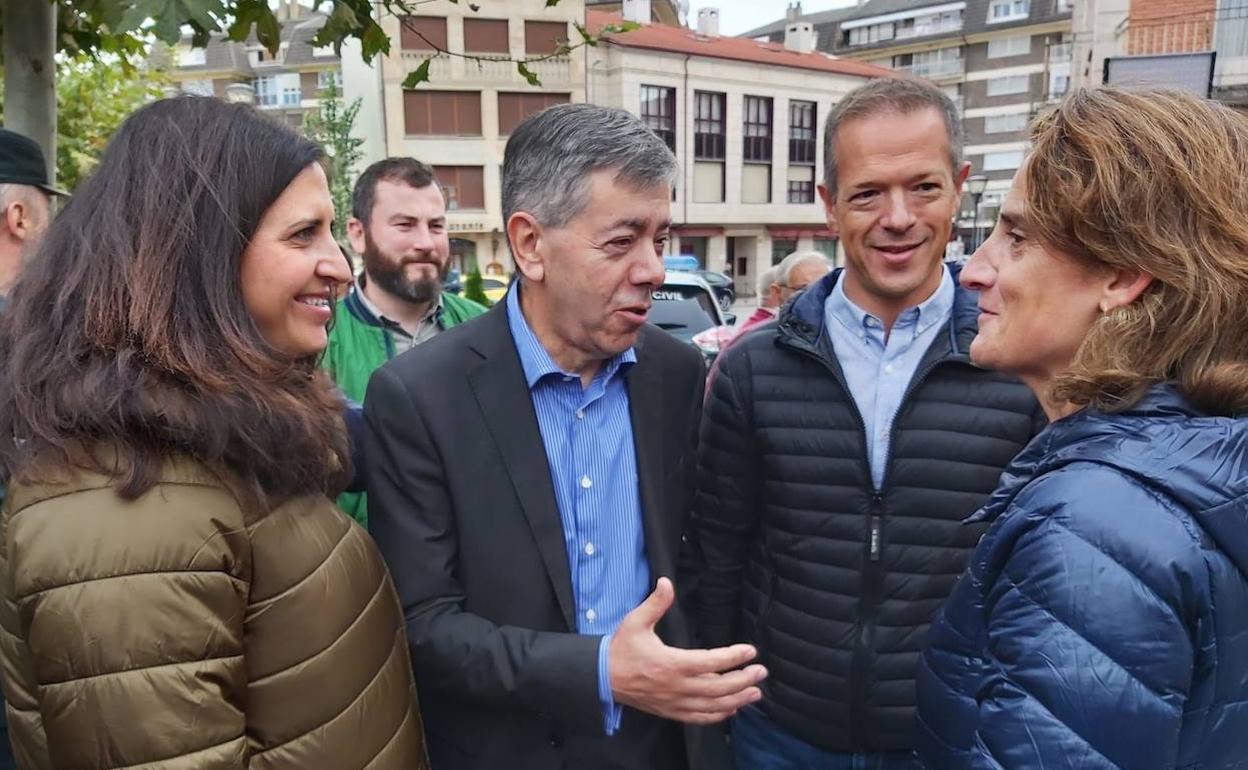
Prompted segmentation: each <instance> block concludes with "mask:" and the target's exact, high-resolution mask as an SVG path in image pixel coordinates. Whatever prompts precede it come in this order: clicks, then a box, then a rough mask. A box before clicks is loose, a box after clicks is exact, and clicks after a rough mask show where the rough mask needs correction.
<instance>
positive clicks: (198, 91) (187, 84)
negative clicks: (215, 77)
mask: <svg viewBox="0 0 1248 770" xmlns="http://www.w3.org/2000/svg"><path fill="white" fill-rule="evenodd" d="M182 93H184V94H190V95H191V96H213V95H214V94H215V93H216V90H215V89H214V88H213V85H212V81H211V80H208V79H206V78H205V79H198V80H183V81H182Z"/></svg>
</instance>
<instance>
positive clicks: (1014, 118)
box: [984, 112, 1027, 134]
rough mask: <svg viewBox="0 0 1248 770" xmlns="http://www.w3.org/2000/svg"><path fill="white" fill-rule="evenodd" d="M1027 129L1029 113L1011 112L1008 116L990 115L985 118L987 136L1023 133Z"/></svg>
mask: <svg viewBox="0 0 1248 770" xmlns="http://www.w3.org/2000/svg"><path fill="white" fill-rule="evenodd" d="M1025 128H1027V113H1025V112H1011V113H1009V114H1008V115H989V116H988V117H986V118H984V133H985V134H1000V133H1004V132H1006V131H1022V130H1023V129H1025Z"/></svg>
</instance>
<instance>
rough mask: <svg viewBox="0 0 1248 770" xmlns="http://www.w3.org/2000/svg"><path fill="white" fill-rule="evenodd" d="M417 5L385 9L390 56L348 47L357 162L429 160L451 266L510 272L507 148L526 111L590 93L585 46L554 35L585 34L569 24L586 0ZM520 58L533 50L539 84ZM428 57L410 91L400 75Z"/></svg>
mask: <svg viewBox="0 0 1248 770" xmlns="http://www.w3.org/2000/svg"><path fill="white" fill-rule="evenodd" d="M416 8H417V9H418V10H419V12H420V14H419V15H416V16H409V17H405V18H397V17H385V18H383V19H382V22H381V24H382V28H383V29H384V30H385V32H386V33H387V34H388V35H389V36H390V39H391V40H392V41H394V43H395V44H394V45H392V46H391V50H390V54H389V55H378V56H377V57H376V58H375V59H374V60H373V61H372V63H371V64H365V63H364V62H363V61H362V59H361V57H360V56H359V53H358V50H359V49H358V46H357V45H350V46H344V48H343V68H344V72H343V83H344V86H343V87H344V95H345V97H346V98H347V99H349V100H354V99H357V98H358V99H360V102H361V109H360V114H359V116H358V118H357V120H356V131H357V135H358V136H359V137H360V138H362V139H363V140H364V142H365V144H364V146H363V151H364V154H365V157H364V161H363V163H364V164H365V165H366V164H368V163H371V162H373V161H376V160H380V159H381V158H385V157H388V156H395V155H407V156H412V157H415V158H419V159H421V160H423V161H425V162H427V163H429V164H430V165H432V166H433V167H434V170H435V171H436V172H437V176H438V180H439V181H440V182H441V183H442V186H443V189H444V191H445V193H446V198H447V208H448V214H447V220H448V222H447V226H448V230H449V232H450V235H451V256H452V265H453V266H454V267H456V268H457V269H459V270H461V271H465V272H466V271H470V270H472V269H473V268H474V267H476V268H479V269H481V270H482V271H487V270H489V271H503V272H511V270H512V264H511V260H510V256H509V252H508V249H507V243H506V241H507V239H506V236H505V234H504V233H503V231H502V227H503V214H502V204H501V176H502V175H501V171H502V163H503V150H504V148H505V147H506V143H507V137H508V136H509V135H510V134H511V131H512V129H513V128H515V127H516V126H517V125H519V123H520V122H521V121H522V120H523V119H524V118H526V117H528V116H529V115H531V114H532V113H534V112H537V111H539V110H541V109H543V108H545V107H548V106H551V105H554V104H560V103H563V102H581V101H584V100H585V50H584V47H581V48H577V49H576V50H574V51H573V52H572V53H571V54H568V55H562V54H560V55H557V54H556V52H557V51H558V49H559V44H560V42H561V41H568V40H579V39H580V36H579V33H577V32H576V29H575V27H574V24H581V23H583V22H584V18H585V6H584V3H583V2H579V1H576V0H563V1H562V2H560V3H559V4H558V5H557V6H555V7H551V8H547V7H546V2H545V0H476V2H474V3H473V4H471V5H470V4H468V3H455V2H451V0H432V1H431V2H422V3H420V4H419V5H418V6H416ZM473 8H476V9H477V10H473ZM465 55H469V56H471V57H473V58H464V56H465ZM524 58H530V59H534V61H532V62H531V63H530V64H529V65H528V66H529V68H530V69H531V70H532V72H533V73H534V74H535V75H536V76H537V77H538V79H539V80H540V81H541V85H540V86H533V85H530V84H529V83H528V82H527V81H526V80H525V78H523V77H522V76H521V75H520V73H519V72H518V71H517V68H516V65H515V63H514V62H512V61H508V60H507V59H524ZM426 60H429V62H430V65H429V81H428V82H426V83H422V84H420V85H419V86H418V87H417V88H415V89H411V90H405V89H404V88H403V80H404V78H406V77H407V75H408V73H410V72H412V71H414V70H416V69H417V68H418V67H420V66H421V65H422V64H423V63H424V62H425V61H426Z"/></svg>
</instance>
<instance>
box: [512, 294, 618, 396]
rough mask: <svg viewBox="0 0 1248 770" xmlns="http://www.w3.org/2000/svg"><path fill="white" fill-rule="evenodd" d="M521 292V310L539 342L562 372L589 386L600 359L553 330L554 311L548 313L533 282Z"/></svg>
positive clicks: (582, 384) (584, 385)
mask: <svg viewBox="0 0 1248 770" xmlns="http://www.w3.org/2000/svg"><path fill="white" fill-rule="evenodd" d="M523 289H524V290H523V291H521V292H520V312H521V313H523V314H524V320H525V322H526V323H528V325H529V328H530V329H532V330H533V334H534V336H536V337H537V341H538V342H540V343H542V347H543V348H545V349H546V353H547V355H549V356H550V358H551V360H553V361H554V362H555V364H556V365H557V366H558V367H559V368H560V369H562V370H563V371H565V372H570V373H572V374H576V375H579V376H580V378H581V387H583V388H588V387H589V384H590V383H591V382H593V381H594V375H595V374H597V373H598V370H599V369H601V368H602V363H603V362H602V359H601V358H595V357H594V356H591V355H589V354H588V353H586V352H584V351H582V350H578V349H577V348H575V347H573V346H572V345H569V344H568V343H567V342H565V341H564V340H562V339H560V337H559V335H558V333H557V332H556V331H555V325H554V323H553V314H552V313H548V312H547V310H546V305H545V303H543V302H542V298H541V297H540V296H537V294H536V293H535V291H534V289H533V288H532V286H523Z"/></svg>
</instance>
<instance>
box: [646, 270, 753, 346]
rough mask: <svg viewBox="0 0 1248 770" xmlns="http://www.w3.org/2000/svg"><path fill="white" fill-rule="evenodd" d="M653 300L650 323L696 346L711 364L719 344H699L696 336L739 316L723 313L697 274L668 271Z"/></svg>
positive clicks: (728, 322) (717, 301) (708, 288)
mask: <svg viewBox="0 0 1248 770" xmlns="http://www.w3.org/2000/svg"><path fill="white" fill-rule="evenodd" d="M651 299H652V300H653V302H652V304H651V306H650V317H649V321H650V323H652V324H654V325H655V326H657V327H659V328H660V329H662V330H664V331H666V332H667V333H668V334H670V335H672V336H673V337H675V338H676V339H678V340H680V341H681V342H685V343H688V344H690V345H693V346H694V347H696V348H697V349H698V350H699V351H701V352H702V355H703V356H705V357H706V359H707V363H708V364H709V363H710V362H711V361H713V360H715V356H716V355H717V354H718V353H719V347H718V345H716V346H714V348H713V349H712V348H711V346H709V345H706V346H704V345H699V344H698V342H697V341H695V340H694V337H695V336H696V335H697V334H699V333H700V332H704V331H706V330H708V329H714V328H715V327H718V326H725V325H731V324H732V323H734V322H735V321H736V319H735V317H733V316H732V315H731V314H725V313H724V310H723V308H722V307H721V306H720V303H719V300H718V299H717V298H716V296H715V292H714V291H712V290H711V287H710V286H709V285H707V283H706V281H704V280H702V279H701V278H699V277H698V276H697V275H696V274H694V273H686V272H682V271H678V270H668V271H667V273H666V276H665V278H664V281H663V285H662V286H660V287H659V288H658V289H656V290H655V291H654V293H653V295H652V296H651Z"/></svg>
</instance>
